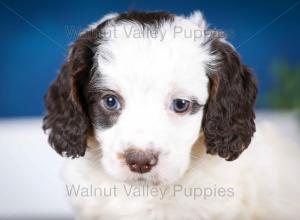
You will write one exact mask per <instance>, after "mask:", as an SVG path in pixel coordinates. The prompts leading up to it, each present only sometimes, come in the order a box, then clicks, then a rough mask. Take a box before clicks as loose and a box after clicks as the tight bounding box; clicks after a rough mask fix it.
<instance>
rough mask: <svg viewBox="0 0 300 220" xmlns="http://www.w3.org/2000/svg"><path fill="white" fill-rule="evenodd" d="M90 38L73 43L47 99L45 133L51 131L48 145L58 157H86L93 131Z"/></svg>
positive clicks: (92, 46) (84, 37) (92, 53)
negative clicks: (88, 88) (89, 98)
mask: <svg viewBox="0 0 300 220" xmlns="http://www.w3.org/2000/svg"><path fill="white" fill-rule="evenodd" d="M90 37H91V36H89V35H88V34H84V35H82V36H81V37H80V38H79V39H78V40H77V41H76V42H75V43H74V45H73V46H72V47H71V49H70V54H69V58H68V60H67V61H66V63H65V64H64V65H63V66H62V68H61V70H60V73H59V75H58V77H57V79H56V80H55V81H54V82H53V83H52V85H51V86H50V88H49V90H48V92H47V94H46V96H45V103H46V109H47V112H48V114H47V115H46V116H45V117H44V119H43V129H44V130H45V131H46V130H49V131H50V132H49V138H48V141H49V143H50V145H51V146H52V147H53V148H54V149H55V150H56V152H57V153H59V154H61V155H64V156H68V157H73V158H74V157H78V156H83V155H84V154H85V150H86V147H87V135H88V132H89V128H90V122H89V118H88V114H87V109H86V108H87V105H86V101H85V100H86V99H85V87H86V85H87V83H88V81H89V78H90V70H91V68H92V66H93V56H94V51H93V48H94V47H95V45H93V43H92V42H95V41H93V40H92V39H91V38H90Z"/></svg>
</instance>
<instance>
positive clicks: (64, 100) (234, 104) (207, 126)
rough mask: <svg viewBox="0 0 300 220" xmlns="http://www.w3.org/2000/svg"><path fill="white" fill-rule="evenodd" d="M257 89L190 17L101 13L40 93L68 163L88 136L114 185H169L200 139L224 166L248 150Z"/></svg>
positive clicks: (55, 142) (197, 17)
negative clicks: (142, 182)
mask: <svg viewBox="0 0 300 220" xmlns="http://www.w3.org/2000/svg"><path fill="white" fill-rule="evenodd" d="M256 92H257V89H256V83H255V79H254V78H253V76H252V74H251V73H250V71H249V69H247V68H246V67H245V66H244V65H243V64H242V63H241V61H240V58H239V56H238V54H237V53H236V51H235V50H234V48H233V47H232V46H231V45H230V44H228V43H227V42H226V41H225V40H224V38H223V37H222V36H220V35H218V34H216V33H213V32H208V31H207V29H206V25H205V22H204V20H203V18H202V16H201V14H200V13H199V12H196V13H194V14H193V15H192V16H191V17H188V18H185V17H179V16H174V15H171V14H167V13H137V12H131V13H126V14H120V15H113V16H107V17H105V19H102V20H101V21H100V22H99V23H98V24H95V25H94V26H92V27H90V28H89V29H87V30H86V31H85V32H83V33H82V34H81V35H80V37H79V38H78V40H77V41H76V42H75V43H74V44H73V46H71V49H70V52H69V57H68V60H67V61H66V63H65V64H64V65H63V67H62V69H61V72H60V73H59V75H58V78H57V80H56V81H54V83H53V84H52V85H51V87H50V89H49V91H48V93H47V95H46V107H47V110H48V115H47V116H46V117H45V118H44V129H45V130H48V129H49V130H50V132H49V142H50V144H51V145H52V147H53V148H54V149H55V150H56V151H57V152H58V153H59V154H64V155H66V156H70V157H78V156H84V154H85V151H86V150H88V149H89V146H87V139H88V137H89V136H93V137H95V138H96V139H97V140H98V142H99V143H100V146H99V147H100V148H101V155H102V156H101V163H102V165H103V167H104V170H105V171H106V172H107V174H108V175H110V176H112V177H114V178H116V179H119V180H121V181H135V180H146V181H155V182H173V181H176V180H177V179H178V178H180V177H181V176H182V175H183V174H184V172H185V171H186V169H187V167H188V165H189V162H190V152H191V149H192V146H193V144H194V143H195V141H196V140H197V139H198V138H199V135H200V133H201V134H204V137H205V141H206V147H207V152H208V153H210V154H217V155H219V156H221V157H223V158H225V159H226V160H234V159H236V158H237V157H238V156H239V155H240V154H241V153H242V151H243V150H244V149H246V148H247V147H248V145H249V143H250V140H251V137H252V135H253V133H254V131H255V125H254V118H255V115H254V111H253V108H254V104H255V98H256ZM201 131H203V132H201Z"/></svg>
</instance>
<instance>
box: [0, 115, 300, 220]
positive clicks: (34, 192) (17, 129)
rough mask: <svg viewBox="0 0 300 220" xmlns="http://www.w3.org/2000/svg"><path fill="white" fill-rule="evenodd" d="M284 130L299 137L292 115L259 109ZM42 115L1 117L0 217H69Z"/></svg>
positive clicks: (263, 117)
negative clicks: (7, 118) (44, 129)
mask: <svg viewBox="0 0 300 220" xmlns="http://www.w3.org/2000/svg"><path fill="white" fill-rule="evenodd" d="M257 116H258V117H257V118H258V120H268V121H272V122H273V123H275V124H276V125H278V127H279V128H280V129H281V131H282V132H283V133H286V134H287V135H289V136H291V137H292V138H295V139H297V140H298V141H299V140H300V138H299V135H298V134H299V126H298V124H297V121H296V119H295V117H294V116H293V115H291V114H285V113H270V112H260V113H258V114H257ZM41 126H42V119H41V118H28V119H10V120H0V149H1V151H0V175H1V179H0V219H1V220H2V219H9V218H23V217H28V218H32V217H36V218H37V219H41V217H48V218H49V219H53V218H65V217H72V214H71V213H72V212H71V208H70V207H69V204H68V202H67V199H66V197H65V185H64V183H63V182H62V181H61V178H60V169H61V166H62V164H63V161H64V159H63V158H62V157H60V156H58V155H57V154H56V153H55V152H54V150H52V149H51V148H50V147H49V145H48V143H47V136H46V135H45V134H44V133H43V131H42V129H41Z"/></svg>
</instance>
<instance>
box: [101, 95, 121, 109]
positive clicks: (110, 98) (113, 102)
mask: <svg viewBox="0 0 300 220" xmlns="http://www.w3.org/2000/svg"><path fill="white" fill-rule="evenodd" d="M103 105H104V107H105V108H106V109H108V110H110V111H116V110H119V109H120V108H121V105H120V102H119V100H118V98H117V97H116V96H114V95H107V96H104V97H103Z"/></svg>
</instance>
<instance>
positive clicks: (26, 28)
mask: <svg viewBox="0 0 300 220" xmlns="http://www.w3.org/2000/svg"><path fill="white" fill-rule="evenodd" d="M299 3H300V2H297V1H289V0H285V1H272V2H271V1H270V2H269V1H262V0H252V1H232V0H227V1H221V0H220V1H216V0H212V1H200V0H185V1H180V2H179V1H163V0H152V1H133V0H131V1H125V0H123V1H116V0H112V1H99V0H98V1H58V0H51V1H37V0H36V1H32V0H27V1H21V0H20V1H8V0H5V1H2V0H0V25H1V26H0V27H1V28H0V30H1V34H0V45H1V49H0V72H1V78H0V79H1V86H0V117H16V116H40V115H42V114H43V113H44V105H43V96H44V94H45V92H46V90H47V88H48V86H49V84H50V82H51V81H52V80H53V79H54V78H55V77H56V75H57V71H58V70H59V68H60V66H61V64H62V63H63V62H64V59H65V57H66V53H67V47H68V44H69V43H70V42H72V41H73V40H74V39H75V33H73V34H72V33H70V29H71V30H72V28H75V29H78V28H85V27H86V26H87V25H88V24H90V23H92V22H94V21H97V20H98V19H99V18H100V17H101V16H103V15H104V14H106V13H109V12H123V11H126V10H129V9H130V10H147V11H149V10H166V11H170V12H173V13H177V14H185V15H188V14H190V12H192V11H193V10H196V9H200V10H201V11H202V12H203V13H204V15H205V17H206V19H207V21H208V22H209V24H210V27H212V28H218V29H222V30H223V31H225V32H226V33H227V34H228V36H229V41H231V42H232V43H233V45H234V46H235V47H237V50H238V51H239V53H240V54H241V56H242V58H243V60H244V62H245V63H246V64H247V65H248V66H250V67H252V68H253V69H254V71H255V74H256V75H257V77H258V80H259V83H260V97H263V96H264V94H266V93H267V92H268V91H269V90H270V89H271V87H272V80H273V79H272V74H271V72H272V71H271V69H272V68H271V67H272V65H273V63H274V62H276V61H282V60H283V61H287V62H288V63H289V64H291V65H294V64H299V61H300V53H299V49H300V40H299V36H300V22H299V21H300V4H299ZM258 107H268V104H267V103H266V102H264V100H263V99H262V98H260V99H259V101H258Z"/></svg>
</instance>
